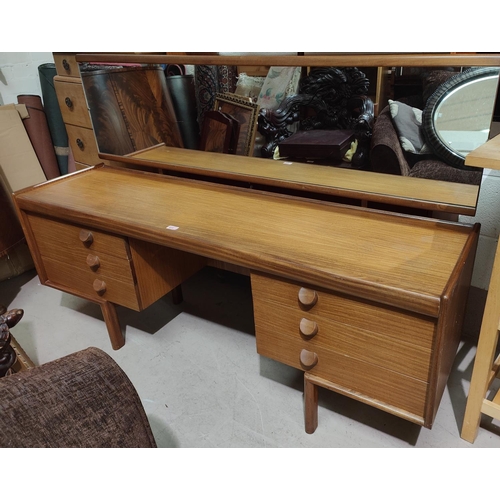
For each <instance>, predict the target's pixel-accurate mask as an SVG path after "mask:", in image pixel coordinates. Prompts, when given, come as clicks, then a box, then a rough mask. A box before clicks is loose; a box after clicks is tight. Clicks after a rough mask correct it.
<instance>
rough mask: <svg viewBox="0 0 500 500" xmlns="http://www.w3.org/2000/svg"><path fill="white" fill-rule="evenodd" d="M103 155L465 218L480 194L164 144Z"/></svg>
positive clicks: (464, 187) (465, 187) (452, 185)
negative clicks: (461, 215) (447, 213)
mask: <svg viewBox="0 0 500 500" xmlns="http://www.w3.org/2000/svg"><path fill="white" fill-rule="evenodd" d="M100 156H101V158H103V159H105V160H111V161H116V162H121V163H123V164H131V165H141V166H144V167H155V168H161V169H164V170H170V171H177V172H185V173H190V174H195V175H196V174H198V175H204V176H207V177H213V178H216V179H231V180H235V181H243V182H248V183H255V184H259V183H260V184H263V185H268V186H274V187H278V188H280V187H281V188H289V189H295V190H298V191H304V192H312V193H320V194H325V195H332V196H341V197H348V198H352V199H355V200H363V201H371V202H378V203H389V204H391V203H392V204H394V205H399V206H406V207H414V208H422V209H427V210H438V211H441V212H451V213H459V214H463V215H474V214H475V211H476V203H477V197H478V194H479V187H478V186H473V185H470V184H459V183H456V182H445V181H436V180H431V179H420V178H416V177H415V178H414V177H403V176H395V175H387V174H381V173H378V172H364V171H358V170H351V169H345V168H339V167H330V166H322V165H308V164H305V163H300V162H287V161H281V160H280V161H271V160H269V159H265V158H254V157H243V156H235V155H224V154H217V153H210V152H204V151H195V150H187V149H180V148H172V147H167V146H165V145H159V146H156V147H152V148H149V149H146V150H143V151H138V152H136V153H133V154H131V155H129V156H127V157H119V156H116V155H107V154H101V155H100ZM417 193H418V195H417ZM436 200H439V201H436Z"/></svg>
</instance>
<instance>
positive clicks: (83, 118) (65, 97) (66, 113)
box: [54, 76, 92, 129]
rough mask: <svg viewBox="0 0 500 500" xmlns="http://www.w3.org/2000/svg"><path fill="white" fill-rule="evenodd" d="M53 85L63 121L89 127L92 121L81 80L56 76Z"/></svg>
mask: <svg viewBox="0 0 500 500" xmlns="http://www.w3.org/2000/svg"><path fill="white" fill-rule="evenodd" d="M54 87H55V89H56V94H57V101H58V103H59V108H60V109H61V114H62V117H63V121H64V123H66V124H69V125H77V126H78V127H85V128H90V129H91V128H92V122H91V120H90V114H89V110H88V106H87V100H86V99H85V94H84V93H83V87H82V84H81V81H80V80H78V81H77V82H76V81H75V82H72V81H71V79H69V78H66V79H64V78H62V77H59V76H56V77H54Z"/></svg>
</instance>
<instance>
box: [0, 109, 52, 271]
mask: <svg viewBox="0 0 500 500" xmlns="http://www.w3.org/2000/svg"><path fill="white" fill-rule="evenodd" d="M28 116H29V114H28V110H27V109H26V106H25V105H24V104H7V105H5V106H0V183H1V184H2V186H0V188H1V189H2V203H1V207H2V214H1V215H2V216H3V217H6V218H9V220H5V219H4V220H3V221H2V222H3V224H0V227H2V229H3V230H6V231H8V233H7V234H4V235H3V238H2V237H0V255H1V257H0V281H3V280H6V279H8V278H12V277H14V276H18V275H20V274H22V273H24V272H25V271H28V270H30V269H33V267H34V264H33V259H32V257H31V254H30V252H29V249H28V246H27V244H26V242H25V241H24V238H23V234H22V231H21V229H20V226H19V222H18V220H17V215H16V213H15V209H14V206H13V202H12V198H11V194H12V193H13V192H15V191H18V190H20V189H24V188H26V187H29V186H33V185H35V184H39V183H40V182H45V181H46V180H47V178H46V176H45V174H44V172H43V169H42V166H41V165H40V162H39V161H38V158H37V156H36V154H35V151H34V149H33V146H32V145H31V141H30V139H29V137H28V133H27V132H26V129H25V128H24V124H23V122H22V120H23V118H27V117H28ZM4 194H5V196H4ZM4 198H5V199H4ZM11 219H12V220H11Z"/></svg>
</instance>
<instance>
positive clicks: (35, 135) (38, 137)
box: [17, 94, 60, 179]
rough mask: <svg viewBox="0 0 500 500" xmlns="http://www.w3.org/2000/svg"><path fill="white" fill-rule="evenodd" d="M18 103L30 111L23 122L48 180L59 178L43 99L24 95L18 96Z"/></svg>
mask: <svg viewBox="0 0 500 500" xmlns="http://www.w3.org/2000/svg"><path fill="white" fill-rule="evenodd" d="M17 102H18V103H19V104H24V105H25V106H26V108H27V110H28V113H29V117H28V118H25V119H24V120H23V125H24V128H25V129H26V132H27V134H28V137H29V138H30V141H31V144H32V145H33V149H34V150H35V154H36V156H37V157H38V161H39V162H40V165H41V166H42V169H43V171H44V173H45V176H46V177H47V179H54V178H56V177H59V175H60V172H59V165H58V163H57V157H56V153H55V150H54V144H53V143H52V136H51V135H50V130H49V124H48V121H47V116H46V114H45V111H44V109H43V104H42V99H41V97H40V96H38V95H28V94H22V95H18V96H17Z"/></svg>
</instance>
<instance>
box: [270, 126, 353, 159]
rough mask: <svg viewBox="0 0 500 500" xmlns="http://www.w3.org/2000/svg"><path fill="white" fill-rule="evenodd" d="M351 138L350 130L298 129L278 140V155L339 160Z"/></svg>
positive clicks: (349, 145)
mask: <svg viewBox="0 0 500 500" xmlns="http://www.w3.org/2000/svg"><path fill="white" fill-rule="evenodd" d="M353 140H354V132H353V131H352V130H300V131H298V132H295V134H293V135H291V136H290V137H288V138H286V139H284V140H283V141H282V142H280V144H279V149H280V156H281V157H291V158H306V159H320V160H333V161H341V160H342V158H343V157H344V155H345V154H346V152H347V151H348V150H349V148H350V147H351V142H352V141H353Z"/></svg>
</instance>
